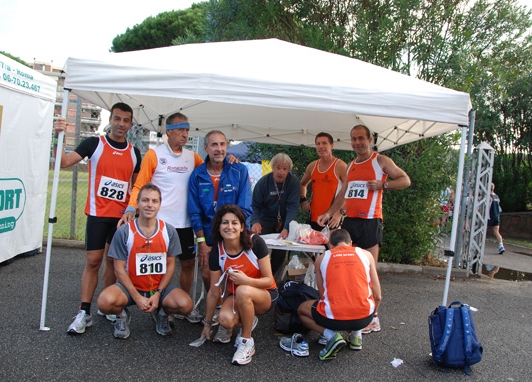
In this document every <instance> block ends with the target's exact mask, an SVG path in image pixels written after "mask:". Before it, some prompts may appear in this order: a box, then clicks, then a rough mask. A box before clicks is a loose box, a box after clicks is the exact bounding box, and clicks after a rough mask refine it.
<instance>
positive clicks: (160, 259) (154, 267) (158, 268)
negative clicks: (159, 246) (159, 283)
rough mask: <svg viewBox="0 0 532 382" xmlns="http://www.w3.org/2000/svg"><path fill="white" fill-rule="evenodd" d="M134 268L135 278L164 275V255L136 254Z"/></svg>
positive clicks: (160, 253)
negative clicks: (135, 271)
mask: <svg viewBox="0 0 532 382" xmlns="http://www.w3.org/2000/svg"><path fill="white" fill-rule="evenodd" d="M135 268H136V270H137V276H147V275H164V274H166V254H165V253H164V252H156V253H137V259H136V262H135Z"/></svg>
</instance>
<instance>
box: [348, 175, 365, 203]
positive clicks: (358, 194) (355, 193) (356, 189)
mask: <svg viewBox="0 0 532 382" xmlns="http://www.w3.org/2000/svg"><path fill="white" fill-rule="evenodd" d="M368 191H369V189H368V182H366V181H364V180H353V181H351V182H349V183H348V184H347V190H346V192H345V198H346V199H367V198H368Z"/></svg>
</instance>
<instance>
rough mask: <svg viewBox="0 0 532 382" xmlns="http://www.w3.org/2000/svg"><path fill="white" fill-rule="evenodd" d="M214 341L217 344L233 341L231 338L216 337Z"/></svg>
mask: <svg viewBox="0 0 532 382" xmlns="http://www.w3.org/2000/svg"><path fill="white" fill-rule="evenodd" d="M212 342H214V343H215V344H228V343H229V342H231V338H229V339H226V338H223V339H222V338H214V339H213V340H212Z"/></svg>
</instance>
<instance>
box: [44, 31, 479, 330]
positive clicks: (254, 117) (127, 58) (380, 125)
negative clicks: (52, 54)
mask: <svg viewBox="0 0 532 382" xmlns="http://www.w3.org/2000/svg"><path fill="white" fill-rule="evenodd" d="M64 69H65V72H66V79H65V83H64V87H65V91H66V93H67V92H68V91H71V92H73V93H74V94H77V95H79V96H81V97H83V98H85V99H87V100H89V101H91V102H93V103H95V104H96V105H99V106H101V107H103V108H105V109H108V110H109V109H110V108H111V106H112V105H113V104H114V103H116V102H125V103H127V104H129V105H130V106H131V107H132V108H133V110H134V119H135V122H136V123H137V125H140V126H143V127H146V128H149V129H152V130H155V131H159V132H163V131H164V118H165V117H166V116H168V115H170V114H173V113H175V112H178V111H180V112H182V113H184V114H185V115H187V116H188V118H189V122H190V123H191V126H192V128H191V131H190V136H204V135H205V134H206V133H207V132H208V131H210V130H214V129H216V130H221V131H223V132H224V133H225V135H226V136H227V138H228V139H230V140H235V141H253V142H261V143H272V144H284V145H305V146H313V145H314V137H315V135H316V134H317V133H319V132H321V131H326V132H329V133H330V134H331V135H332V136H333V137H334V138H335V140H336V142H335V148H336V149H340V150H342V149H343V150H351V146H350V137H349V131H350V129H351V128H352V127H353V126H354V125H355V124H364V125H366V126H368V127H369V128H370V130H372V131H373V132H374V133H375V134H378V136H377V139H376V146H377V148H378V150H380V151H382V150H386V149H388V148H391V147H394V146H397V145H402V144H405V143H409V142H413V141H416V140H419V139H423V138H427V137H431V136H437V135H441V134H443V133H445V132H448V131H451V130H455V129H457V128H458V126H462V127H463V128H462V131H463V132H465V127H466V126H468V125H469V111H470V109H471V104H470V100H469V95H468V94H466V93H462V92H458V91H454V90H451V89H446V88H444V87H441V86H437V85H434V84H431V83H428V82H425V81H421V80H419V79H416V78H413V77H409V76H406V75H402V74H400V73H397V72H394V71H391V70H388V69H384V68H381V67H378V66H375V65H371V64H368V63H365V62H362V61H359V60H355V59H352V58H348V57H344V56H340V55H336V54H332V53H327V52H323V51H320V50H316V49H313V48H307V47H303V46H299V45H296V44H291V43H288V42H284V41H280V40H276V39H270V40H249V41H232V42H217V43H205V44H189V45H180V46H173V47H166V48H159V49H150V50H144V51H135V52H126V53H117V54H108V55H105V56H102V57H98V58H94V57H93V58H90V59H85V58H69V59H68V60H67V62H66V64H65V68H64ZM64 99H65V100H66V99H68V94H65V97H64ZM62 134H63V133H62ZM463 137H465V134H463ZM61 145H62V135H60V137H59V146H58V150H59V152H60V151H61V147H62V146H61ZM464 147H465V139H464V138H463V140H462V155H461V168H462V167H463V152H464ZM57 160H58V161H59V160H60V158H58V159H57ZM461 168H460V171H461ZM58 172H59V167H58V166H56V174H57V173H58ZM459 179H460V180H459V182H460V183H461V176H460V175H459ZM56 182H57V175H56V176H55V177H54V187H53V189H52V203H51V207H50V209H51V212H50V216H51V218H52V216H53V214H54V213H55V197H54V195H53V193H54V190H56V186H55V184H56ZM456 190H457V192H456V201H458V200H460V190H461V184H460V185H457V188H456ZM455 205H456V206H459V203H458V202H456V203H455ZM455 213H456V214H458V211H455ZM455 223H456V220H455V221H454V222H453V236H452V237H451V248H452V247H454V241H455V239H454V238H455V237H456V235H455V234H454V232H456V227H455ZM50 226H52V225H50ZM51 231H52V230H51V229H50V231H49V235H50V237H49V240H48V243H51ZM47 255H48V254H47ZM451 263H452V261H449V268H448V272H447V274H448V277H447V284H446V290H445V293H444V305H445V301H446V299H447V289H448V281H449V279H450V277H449V276H450V272H451ZM47 272H48V270H45V279H46V280H47V278H46V275H47ZM46 289H47V285H46V282H45V287H44V291H43V308H42V311H41V330H47V329H48V328H46V327H44V318H45V309H46V308H45V306H46Z"/></svg>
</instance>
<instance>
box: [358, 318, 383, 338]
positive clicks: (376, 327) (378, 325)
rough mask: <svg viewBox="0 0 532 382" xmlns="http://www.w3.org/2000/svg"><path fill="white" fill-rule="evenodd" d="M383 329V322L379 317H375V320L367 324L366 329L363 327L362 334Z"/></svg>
mask: <svg viewBox="0 0 532 382" xmlns="http://www.w3.org/2000/svg"><path fill="white" fill-rule="evenodd" d="M380 331H381V322H380V321H379V317H373V320H371V322H370V323H369V325H368V326H366V327H365V328H364V329H362V334H369V333H371V332H380Z"/></svg>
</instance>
